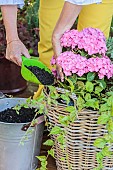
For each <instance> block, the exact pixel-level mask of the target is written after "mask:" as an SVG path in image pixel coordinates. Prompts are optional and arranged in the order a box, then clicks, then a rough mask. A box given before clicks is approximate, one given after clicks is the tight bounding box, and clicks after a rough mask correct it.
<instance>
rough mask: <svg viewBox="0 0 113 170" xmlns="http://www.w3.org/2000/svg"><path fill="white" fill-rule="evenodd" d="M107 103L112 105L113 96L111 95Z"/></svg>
mask: <svg viewBox="0 0 113 170" xmlns="http://www.w3.org/2000/svg"><path fill="white" fill-rule="evenodd" d="M107 104H108V106H112V105H113V96H110V97H109V98H108V100H107Z"/></svg>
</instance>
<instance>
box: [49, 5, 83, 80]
mask: <svg viewBox="0 0 113 170" xmlns="http://www.w3.org/2000/svg"><path fill="white" fill-rule="evenodd" d="M81 9H82V6H80V5H75V4H72V3H69V2H65V3H64V7H63V9H62V12H61V15H60V17H59V20H58V22H57V24H56V26H55V29H54V31H53V35H52V44H53V50H54V56H55V58H57V57H58V56H59V54H60V53H61V52H62V48H61V46H60V38H61V36H62V34H63V33H64V32H65V31H66V30H68V29H70V28H71V27H72V25H73V24H74V22H75V20H76V18H77V17H78V15H79V13H80V11H81ZM56 67H57V71H58V74H59V76H60V77H61V80H62V81H63V79H64V76H63V73H62V69H61V67H59V66H58V65H56Z"/></svg>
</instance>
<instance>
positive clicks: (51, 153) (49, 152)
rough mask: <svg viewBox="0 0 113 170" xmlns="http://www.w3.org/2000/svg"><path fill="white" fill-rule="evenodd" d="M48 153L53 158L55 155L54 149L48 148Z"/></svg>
mask: <svg viewBox="0 0 113 170" xmlns="http://www.w3.org/2000/svg"><path fill="white" fill-rule="evenodd" d="M48 154H49V155H51V156H52V157H53V158H54V157H55V153H54V149H50V150H49V151H48Z"/></svg>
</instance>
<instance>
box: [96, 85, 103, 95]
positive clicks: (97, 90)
mask: <svg viewBox="0 0 113 170" xmlns="http://www.w3.org/2000/svg"><path fill="white" fill-rule="evenodd" d="M102 90H103V88H102V87H100V86H96V87H95V94H98V95H100V92H102Z"/></svg>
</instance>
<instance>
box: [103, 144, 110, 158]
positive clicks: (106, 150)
mask: <svg viewBox="0 0 113 170" xmlns="http://www.w3.org/2000/svg"><path fill="white" fill-rule="evenodd" d="M102 155H103V156H110V155H111V152H110V150H109V147H108V146H105V147H104V148H103V149H102Z"/></svg>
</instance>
